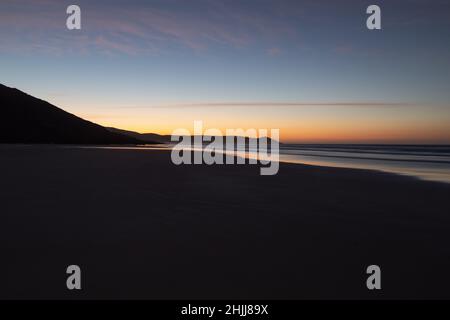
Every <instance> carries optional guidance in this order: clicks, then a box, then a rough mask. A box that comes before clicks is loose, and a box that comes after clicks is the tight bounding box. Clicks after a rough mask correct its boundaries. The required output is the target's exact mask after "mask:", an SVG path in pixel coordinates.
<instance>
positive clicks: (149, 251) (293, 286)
mask: <svg viewBox="0 0 450 320" xmlns="http://www.w3.org/2000/svg"><path fill="white" fill-rule="evenodd" d="M0 170H1V174H0V206H1V207H0V208H1V211H0V274H1V280H0V298H64V299H65V298H87V299H91V298H121V299H122V298H146V299H166V298H169V299H172V298H177V299H182V298H183V299H184V298H207V299H216V298H219V299H221V298H227V299H230V298H234V299H239V298H253V299H265V298H269V299H281V298H289V299H299V298H340V299H343V298H364V299H365V298H450V202H449V198H450V186H449V185H445V184H439V183H433V182H423V181H419V180H415V179H413V178H408V177H400V176H395V175H391V174H385V173H378V172H371V171H363V170H349V169H337V168H324V167H312V166H304V165H290V164H281V167H280V171H279V174H278V175H276V176H260V175H259V167H258V166H254V165H253V166H249V165H244V166H205V165H200V166H179V167H177V166H174V165H172V163H171V162H170V154H169V152H165V151H131V150H98V149H70V148H62V147H52V146H44V147H42V146H40V147H24V146H0ZM70 264H78V265H80V266H81V268H82V271H83V274H82V275H83V282H82V286H83V290H82V291H81V292H80V291H79V292H72V291H68V290H67V289H66V287H65V283H66V273H65V269H66V267H67V266H68V265H70ZM370 264H378V265H380V266H381V268H382V288H383V289H382V290H381V291H378V292H373V291H368V290H367V289H366V287H365V281H366V277H367V275H366V274H365V269H366V267H367V266H368V265H370Z"/></svg>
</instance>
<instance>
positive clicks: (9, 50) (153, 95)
mask: <svg viewBox="0 0 450 320" xmlns="http://www.w3.org/2000/svg"><path fill="white" fill-rule="evenodd" d="M71 4H76V5H78V6H79V7H80V8H81V24H82V25H81V26H82V27H81V30H68V29H67V27H66V19H67V17H68V14H67V13H66V9H67V7H68V6H69V5H71ZM371 4H377V5H379V6H380V8H381V14H382V20H381V25H382V29H381V30H369V29H367V27H366V19H367V18H368V16H369V15H368V14H366V9H367V7H368V6H369V5H371ZM449 39H450V2H449V1H447V0H434V1H426V0H424V1H419V0H398V1H381V0H371V1H365V0H342V1H331V0H330V1H326V0H323V1H320V0H310V1H306V0H305V1H302V0H292V1H291V0H228V1H225V0H224V1H220V0H155V1H152V0H147V1H136V0H128V1H118V0H109V1H101V0H100V1H92V0H91V1H85V0H70V1H65V0H1V2H0V83H2V84H4V85H7V86H10V87H15V88H18V89H20V90H22V91H25V92H27V93H29V94H31V95H33V96H36V97H39V98H41V99H44V100H47V101H49V102H51V103H53V104H55V105H57V106H59V107H61V108H63V109H64V110H66V111H68V112H71V113H74V114H76V115H78V116H80V117H83V118H85V119H88V120H91V121H93V122H96V123H99V124H101V125H105V126H114V127H118V128H121V129H128V130H134V131H138V132H155V133H160V134H170V133H171V132H172V131H173V130H174V129H177V128H186V129H188V130H192V128H193V121H194V120H202V121H203V123H204V127H205V128H218V129H221V130H223V131H224V130H225V129H226V128H243V129H249V128H255V129H280V136H281V140H282V141H284V142H303V143H334V142H336V143H450V59H449V57H450V41H449Z"/></svg>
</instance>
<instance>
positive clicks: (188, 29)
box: [0, 0, 296, 55]
mask: <svg viewBox="0 0 450 320" xmlns="http://www.w3.org/2000/svg"><path fill="white" fill-rule="evenodd" d="M170 3H171V2H170V1H169V3H168V5H170ZM175 4H176V3H173V5H174V6H175ZM195 4H197V6H198V7H200V8H201V9H202V10H195ZM79 5H80V6H81V8H82V20H83V21H82V22H83V23H82V26H83V27H82V30H81V31H74V32H70V31H68V30H66V28H65V19H66V18H67V15H66V13H65V4H64V2H61V1H53V0H40V1H39V0H34V1H31V0H29V1H25V0H20V1H8V0H6V1H3V2H2V3H1V4H0V37H1V38H2V42H3V45H2V47H1V48H0V50H6V48H8V50H9V51H14V50H15V51H21V52H23V51H27V49H29V48H30V47H32V46H33V50H36V48H41V50H42V52H43V53H54V50H53V49H50V50H47V49H48V48H47V49H46V47H55V46H56V47H60V48H62V50H63V51H64V50H65V49H66V50H70V49H73V48H74V47H75V48H78V49H79V50H84V51H96V50H100V52H107V53H119V54H128V55H136V54H140V53H149V52H150V53H155V52H161V51H164V50H168V48H173V46H180V47H184V48H189V49H191V50H193V51H198V52H200V51H205V50H208V49H209V48H210V47H211V46H216V45H222V46H227V47H231V48H240V47H245V46H249V45H252V44H255V43H258V42H264V43H268V44H270V43H275V42H277V41H278V40H279V39H278V38H279V37H280V34H283V35H284V36H286V37H291V36H294V35H295V32H296V31H295V28H293V27H292V26H291V25H290V23H289V22H288V21H286V20H285V17H284V16H283V15H282V14H277V13H276V12H275V13H274V12H270V11H269V12H267V11H265V10H259V6H252V7H251V8H246V7H245V6H233V5H230V4H225V3H222V2H218V1H196V2H193V4H192V5H193V9H191V10H174V9H173V8H171V7H170V6H169V7H167V6H159V7H158V6H157V5H156V4H155V3H147V4H139V5H136V4H135V5H130V6H125V7H124V6H119V5H118V4H114V3H108V4H106V3H104V4H103V5H100V3H99V4H97V3H95V4H93V3H92V2H85V1H83V0H80V1H79ZM268 14H270V19H269V16H268ZM77 34H81V35H83V36H84V38H79V37H77V36H76V35H77ZM8 35H9V36H8ZM23 36H25V37H26V39H23ZM24 40H25V41H24ZM36 45H39V46H40V47H36ZM279 50H280V49H275V48H274V49H271V51H270V52H271V54H273V55H276V54H278V53H279Z"/></svg>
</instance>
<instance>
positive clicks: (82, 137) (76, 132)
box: [0, 84, 143, 144]
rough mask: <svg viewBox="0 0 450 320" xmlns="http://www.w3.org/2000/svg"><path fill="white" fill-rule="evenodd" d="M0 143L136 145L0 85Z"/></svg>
mask: <svg viewBox="0 0 450 320" xmlns="http://www.w3.org/2000/svg"><path fill="white" fill-rule="evenodd" d="M0 113H1V120H0V143H39V144H52V143H55V144H140V143H143V141H141V140H139V139H136V138H134V137H130V136H128V135H123V134H120V133H117V132H111V131H109V130H107V129H106V128H104V127H102V126H100V125H98V124H95V123H93V122H90V121H87V120H84V119H82V118H79V117H77V116H75V115H73V114H70V113H68V112H66V111H64V110H62V109H60V108H58V107H56V106H54V105H52V104H50V103H48V102H46V101H44V100H40V99H38V98H35V97H33V96H30V95H28V94H26V93H24V92H22V91H20V90H18V89H14V88H9V87H7V86H4V85H2V84H0Z"/></svg>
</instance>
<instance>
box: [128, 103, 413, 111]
mask: <svg viewBox="0 0 450 320" xmlns="http://www.w3.org/2000/svg"><path fill="white" fill-rule="evenodd" d="M416 105H417V104H415V103H410V102H358V101H349V102H345V101H342V102H285V101H274V102H258V101H255V102H202V103H179V104H165V105H150V106H127V107H124V108H137V109H140V108H226V107H269V108H270V107H314V106H315V107H362V108H373V107H381V108H393V107H408V106H416Z"/></svg>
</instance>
